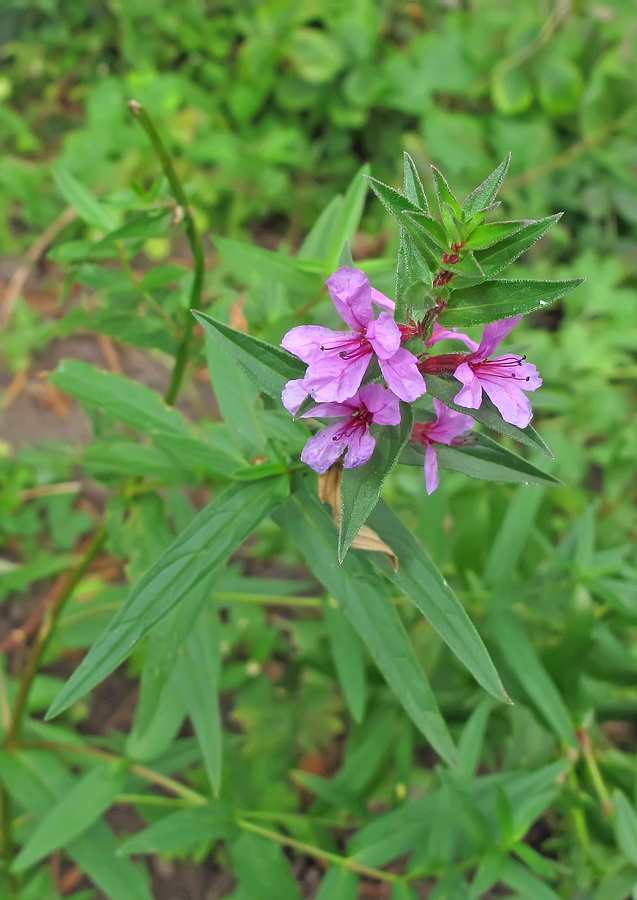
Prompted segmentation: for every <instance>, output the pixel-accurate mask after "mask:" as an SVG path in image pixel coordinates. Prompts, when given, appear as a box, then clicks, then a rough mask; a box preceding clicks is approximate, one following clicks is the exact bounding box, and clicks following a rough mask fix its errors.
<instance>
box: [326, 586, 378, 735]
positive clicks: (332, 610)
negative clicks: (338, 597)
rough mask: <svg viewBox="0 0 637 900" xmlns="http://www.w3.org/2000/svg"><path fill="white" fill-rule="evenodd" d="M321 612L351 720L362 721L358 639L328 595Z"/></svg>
mask: <svg viewBox="0 0 637 900" xmlns="http://www.w3.org/2000/svg"><path fill="white" fill-rule="evenodd" d="M323 615H324V617H325V625H326V627H327V637H328V639H329V642H330V650H331V651H332V657H333V659H334V664H335V666H336V671H337V673H338V680H339V682H340V685H341V687H342V689H343V693H344V694H345V699H346V701H347V705H348V707H349V709H350V712H351V714H352V717H353V719H354V721H355V722H362V720H363V716H364V713H365V699H366V697H365V695H366V688H367V685H366V679H365V657H364V655H363V646H362V644H361V640H360V638H359V636H358V634H357V633H356V632H355V631H354V629H353V628H352V626H351V625H350V623H349V621H348V620H347V619H346V617H345V616H344V615H343V611H342V610H341V609H340V607H339V605H338V603H337V602H336V601H335V600H333V599H332V598H330V597H328V598H327V600H326V601H325V603H324V605H323Z"/></svg>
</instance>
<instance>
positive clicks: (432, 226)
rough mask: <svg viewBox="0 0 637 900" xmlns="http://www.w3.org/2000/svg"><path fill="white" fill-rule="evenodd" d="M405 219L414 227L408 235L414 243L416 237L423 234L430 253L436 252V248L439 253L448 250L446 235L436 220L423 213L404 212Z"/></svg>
mask: <svg viewBox="0 0 637 900" xmlns="http://www.w3.org/2000/svg"><path fill="white" fill-rule="evenodd" d="M405 217H406V219H407V221H409V222H412V223H413V224H414V225H415V226H416V228H415V229H414V228H410V234H411V235H412V237H413V238H414V240H415V241H416V242H417V241H418V237H419V236H422V235H423V233H424V235H426V242H427V246H428V247H430V248H431V250H432V252H436V248H437V249H438V250H439V251H440V250H442V252H443V253H445V252H446V251H447V250H449V240H448V238H447V234H446V232H445V229H444V228H443V227H442V225H441V224H440V222H439V221H438V220H437V219H433V218H432V217H431V216H430V215H429V214H428V213H425V212H406V213H405ZM445 265H446V263H445Z"/></svg>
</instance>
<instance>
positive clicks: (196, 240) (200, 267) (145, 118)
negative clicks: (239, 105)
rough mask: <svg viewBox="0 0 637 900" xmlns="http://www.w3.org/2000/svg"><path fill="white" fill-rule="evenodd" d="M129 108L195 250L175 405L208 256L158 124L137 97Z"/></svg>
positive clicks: (174, 380) (171, 391)
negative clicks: (154, 158)
mask: <svg viewBox="0 0 637 900" xmlns="http://www.w3.org/2000/svg"><path fill="white" fill-rule="evenodd" d="M128 108H129V109H130V110H131V112H132V113H133V115H134V116H135V118H136V119H137V120H138V121H139V124H140V125H141V126H142V128H143V129H144V131H145V132H146V135H147V136H148V139H149V141H150V143H151V146H152V148H153V150H154V151H155V155H156V156H157V159H158V160H159V163H160V165H161V167H162V171H163V173H164V175H165V176H166V180H167V181H168V184H169V186H170V191H171V193H172V195H173V197H174V199H175V202H176V203H177V207H178V214H179V216H181V217H182V221H183V223H184V229H185V232H186V237H187V239H188V243H189V245H190V251H191V253H192V258H193V263H194V276H193V280H192V287H191V289H190V302H189V304H188V306H189V308H188V309H186V310H184V324H183V333H182V337H181V342H180V344H179V347H178V348H177V355H176V357H175V364H174V366H173V371H172V375H171V377H170V384H169V385H168V389H167V391H166V394H165V397H164V399H165V401H166V403H168V404H169V405H170V406H172V405H173V403H174V402H175V400H176V399H177V395H178V394H179V391H180V389H181V385H182V382H183V379H184V374H185V372H186V365H187V364H188V357H189V355H190V344H191V342H192V333H193V329H194V327H195V320H194V318H193V316H192V314H191V312H190V310H191V309H196V308H198V307H199V306H200V305H201V294H202V290H203V279H204V274H205V268H206V258H205V254H204V249H203V242H202V240H201V236H200V235H199V232H198V231H197V228H196V226H195V220H194V218H193V216H192V212H191V211H190V207H189V206H188V198H187V197H186V193H185V191H184V189H183V185H182V183H181V181H180V180H179V177H178V175H177V173H176V172H175V167H174V166H173V164H172V160H171V158H170V155H169V153H168V151H167V150H166V147H165V145H164V142H163V141H162V139H161V137H160V136H159V132H158V131H157V129H156V128H155V125H154V123H153V120H152V119H151V117H150V116H149V115H148V113H147V112H146V109H145V108H144V107H143V106H142V105H141V103H138V102H137V101H136V100H130V101H129V103H128Z"/></svg>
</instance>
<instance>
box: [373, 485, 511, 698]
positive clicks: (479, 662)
mask: <svg viewBox="0 0 637 900" xmlns="http://www.w3.org/2000/svg"><path fill="white" fill-rule="evenodd" d="M370 524H371V525H372V527H373V528H374V530H375V531H377V532H378V534H379V536H380V537H381V538H382V539H383V540H384V541H385V542H386V543H387V544H389V546H390V547H391V548H392V550H393V551H394V553H396V555H397V556H398V559H399V562H400V565H399V566H398V570H397V571H396V572H394V571H392V570H391V569H390V566H389V565H386V564H385V563H384V561H383V560H382V558H381V557H380V556H378V557H377V565H379V566H380V567H382V569H383V570H384V571H385V572H387V573H388V575H389V577H390V578H391V580H392V581H393V582H394V583H395V584H396V585H397V586H398V587H399V588H400V589H401V590H403V591H404V592H405V593H406V594H407V596H408V597H410V599H411V601H412V602H413V603H414V605H415V606H416V607H417V608H418V609H419V610H420V611H421V612H422V613H423V615H425V616H426V617H427V618H428V620H429V622H430V623H431V625H432V626H433V628H435V629H436V631H437V632H438V634H439V635H440V637H441V638H442V640H443V641H444V642H445V643H446V644H447V645H448V646H449V648H450V649H451V651H452V652H453V653H455V655H456V656H457V657H458V659H459V660H460V661H461V662H462V663H463V664H464V665H465V666H466V667H467V669H468V670H469V671H470V672H471V674H472V675H473V677H474V678H475V679H476V681H477V682H478V683H479V684H481V685H482V687H483V688H484V689H485V691H488V693H489V694H491V695H492V696H493V697H495V698H496V699H497V700H500V701H508V697H507V694H506V691H505V690H504V688H503V687H502V683H501V681H500V678H499V677H498V673H497V672H496V670H495V666H494V665H493V663H492V662H491V658H490V657H489V654H488V653H487V650H486V648H485V646H484V644H483V643H482V639H481V638H480V635H479V634H478V632H477V631H476V629H475V626H474V625H473V622H472V621H471V619H470V618H469V616H468V615H467V613H466V612H465V610H464V607H463V606H462V604H461V603H460V601H459V600H458V598H457V597H456V595H455V594H454V592H453V591H452V590H451V588H450V587H449V585H448V584H447V581H446V580H445V578H444V577H443V575H442V573H441V572H440V571H439V569H438V568H437V566H436V565H435V564H434V563H433V562H432V560H431V559H430V558H429V555H428V554H427V552H426V550H425V549H424V547H423V546H422V545H421V544H420V542H419V541H417V540H416V538H415V537H414V536H413V534H412V533H411V532H410V531H409V530H408V529H407V528H405V526H404V525H403V523H402V522H401V521H400V519H399V518H398V516H397V515H396V514H395V513H394V512H392V510H391V508H390V507H389V506H388V505H387V504H386V503H384V502H381V503H380V504H379V505H378V506H377V507H376V509H375V510H374V512H373V513H372V516H371V517H370Z"/></svg>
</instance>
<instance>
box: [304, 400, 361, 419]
mask: <svg viewBox="0 0 637 900" xmlns="http://www.w3.org/2000/svg"><path fill="white" fill-rule="evenodd" d="M356 408H357V406H351V405H350V404H349V403H319V404H318V406H314V407H312V409H308V411H307V412H304V413H303V414H302V415H301V416H299V419H309V418H312V419H336V418H337V417H343V416H347V417H349V416H351V415H352V412H353V411H354V410H355V409H356Z"/></svg>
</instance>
